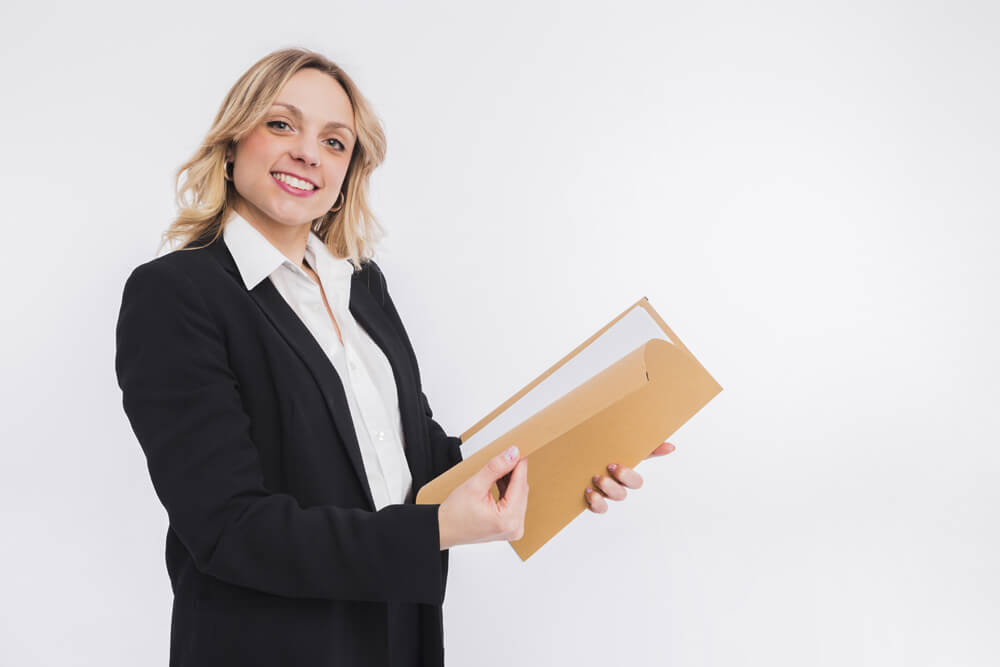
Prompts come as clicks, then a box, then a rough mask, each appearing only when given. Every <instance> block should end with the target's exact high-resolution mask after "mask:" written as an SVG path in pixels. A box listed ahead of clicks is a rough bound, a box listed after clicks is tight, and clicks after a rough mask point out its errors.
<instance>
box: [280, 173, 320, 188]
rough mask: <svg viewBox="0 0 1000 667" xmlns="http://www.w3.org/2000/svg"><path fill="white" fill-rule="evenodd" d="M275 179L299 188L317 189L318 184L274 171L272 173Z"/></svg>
mask: <svg viewBox="0 0 1000 667" xmlns="http://www.w3.org/2000/svg"><path fill="white" fill-rule="evenodd" d="M271 176H273V177H274V178H275V179H277V180H279V181H281V182H282V183H287V184H288V185H290V186H292V187H293V188H298V189H299V190H315V189H316V186H315V185H313V184H312V183H309V182H308V181H303V180H302V179H299V178H295V177H294V176H289V175H288V174H281V173H278V172H274V173H273V174H271Z"/></svg>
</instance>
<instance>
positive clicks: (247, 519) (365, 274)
mask: <svg viewBox="0 0 1000 667" xmlns="http://www.w3.org/2000/svg"><path fill="white" fill-rule="evenodd" d="M384 154H385V138H384V135H383V132H382V129H381V127H380V125H379V122H378V120H377V118H376V116H375V114H374V113H373V111H372V109H371V107H370V106H369V104H368V102H367V101H366V100H365V98H364V96H363V95H362V94H361V92H360V91H359V90H358V87H357V86H356V85H355V84H354V82H353V81H352V80H351V78H350V77H349V76H348V75H347V74H346V73H345V72H344V71H343V70H342V69H341V68H340V67H338V66H337V65H336V64H335V63H332V62H330V61H329V60H328V59H326V58H325V57H323V56H322V55H320V54H318V53H315V52H312V51H308V50H304V49H285V50H281V51H278V52H275V53H272V54H270V55H268V56H266V57H264V58H262V59H261V60H260V61H259V62H257V63H256V64H254V65H253V66H252V67H251V68H250V69H249V70H248V71H247V72H246V73H245V74H244V75H243V76H242V77H241V78H240V79H239V80H238V81H237V82H236V84H235V85H234V86H233V88H232V89H231V90H230V91H229V93H228V95H226V97H225V100H224V101H223V103H222V107H221V108H220V110H219V112H218V114H217V116H216V118H215V121H214V123H213V125H212V127H211V130H210V131H209V133H208V136H207V137H206V138H205V140H204V141H203V142H202V144H201V147H200V148H199V150H198V151H197V153H196V154H195V155H194V157H192V158H191V159H190V160H189V161H188V162H187V163H185V164H184V165H182V166H181V167H180V169H179V170H178V172H177V183H178V204H179V208H180V213H179V215H178V217H177V219H176V220H175V221H174V222H173V223H172V225H171V226H170V228H169V229H168V230H167V231H166V233H165V234H164V241H174V242H177V244H178V245H179V246H180V247H179V249H177V250H174V251H173V252H169V253H167V254H165V255H163V256H162V257H158V258H156V259H153V260H151V261H149V262H146V263H144V264H142V265H140V266H138V267H137V268H136V269H135V270H134V271H133V272H132V273H131V275H130V276H129V278H128V280H127V281H126V284H125V287H124V293H123V298H122V305H121V311H120V314H119V319H118V326H117V332H116V333H117V353H116V359H115V366H116V372H117V375H118V382H119V385H120V386H121V389H122V392H123V404H124V409H125V412H126V414H127V416H128V418H129V421H130V423H131V425H132V428H133V430H134V431H135V434H136V437H137V439H138V441H139V444H140V445H141V447H142V449H143V452H144V454H145V456H146V459H147V463H148V468H149V472H150V476H151V478H152V482H153V486H154V489H155V491H156V493H157V496H158V497H159V499H160V501H161V502H162V503H163V506H164V507H165V509H166V511H167V515H168V519H169V528H168V531H167V539H166V560H167V570H168V573H169V576H170V581H171V585H172V587H173V592H174V603H173V614H172V623H171V633H170V665H171V666H172V667H188V666H196V665H197V666H201V665H212V666H213V667H220V666H223V665H234V666H236V665H239V666H240V667H249V666H251V665H268V666H270V667H273V666H276V665H282V666H284V667H293V666H302V667H306V666H309V667H320V666H333V665H364V666H366V667H372V666H378V665H385V666H389V665H392V666H393V667H397V666H398V667H403V666H409V665H443V664H444V648H443V629H442V622H441V606H442V603H443V600H444V594H445V582H446V578H447V571H448V549H449V548H450V547H452V546H456V545H459V544H473V543H478V542H487V541H491V540H510V539H518V538H519V537H520V536H521V535H522V534H523V531H524V514H525V507H526V505H527V499H528V491H529V488H528V462H527V460H524V459H520V458H519V455H518V452H517V451H516V449H514V450H512V451H509V452H507V453H506V455H500V456H498V457H496V458H494V459H493V460H491V461H490V462H489V464H488V465H487V466H486V467H484V468H483V469H482V470H481V471H480V472H479V473H478V474H477V475H476V476H475V477H473V478H472V479H470V480H469V481H468V482H466V483H465V484H463V485H462V486H461V487H459V488H458V489H456V490H455V491H454V492H453V493H452V494H451V495H450V496H449V497H448V498H447V499H446V500H445V501H444V502H443V503H441V504H440V505H416V504H414V497H415V495H416V492H417V490H419V489H420V487H421V486H422V485H423V484H425V483H426V482H427V481H429V480H431V479H433V478H434V477H436V476H437V475H439V474H441V473H442V472H444V471H445V470H447V469H448V468H450V467H451V466H453V465H455V464H456V463H458V462H459V461H461V460H462V454H461V450H460V449H459V445H460V442H461V441H460V439H459V438H457V437H453V436H448V435H446V434H445V432H444V430H443V429H442V428H441V426H440V425H439V424H438V423H437V422H435V421H434V419H433V418H432V412H431V409H430V406H429V405H428V402H427V397H426V396H425V394H424V393H423V390H422V388H421V382H420V373H419V370H418V366H417V359H416V356H415V354H414V351H413V347H412V346H411V344H410V341H409V339H408V337H407V334H406V330H405V328H404V327H403V323H402V322H401V321H400V318H399V314H398V313H397V311H396V308H395V306H394V305H393V302H392V299H391V297H390V296H389V291H388V289H387V283H386V280H385V277H384V276H383V275H382V273H381V271H380V270H379V267H378V266H377V264H376V263H375V262H374V261H372V259H371V256H372V254H373V249H374V245H375V243H376V242H377V240H378V239H379V238H380V236H381V230H380V228H379V225H378V222H377V221H376V219H375V217H374V216H373V214H372V211H371V209H370V207H369V204H368V180H369V176H370V175H371V173H372V170H374V169H375V167H377V166H378V165H379V164H380V163H381V162H382V159H383V156H384ZM182 176H184V177H185V178H184V181H183V184H182V182H181V177H182ZM671 449H672V446H671V445H669V443H664V444H663V445H661V446H660V447H658V448H657V450H656V451H654V452H653V455H659V454H664V453H666V452H667V451H670V450H671ZM494 483H499V487H500V489H501V491H502V493H503V495H502V497H501V499H500V501H499V502H496V501H494V499H493V497H492V495H491V494H490V492H489V490H490V488H491V486H492V485H493V484H494ZM641 483H642V479H641V477H639V475H638V473H636V472H635V471H634V470H629V469H624V468H618V469H617V470H614V471H613V472H612V476H608V477H603V478H601V479H600V480H595V486H596V487H597V488H598V489H600V492H597V491H593V490H591V489H588V490H587V491H586V495H587V498H588V500H589V502H590V508H591V510H592V511H595V512H603V511H605V510H606V509H607V505H606V503H605V500H604V499H605V498H614V499H621V498H624V493H625V488H626V487H630V488H638V486H639V485H640V484H641Z"/></svg>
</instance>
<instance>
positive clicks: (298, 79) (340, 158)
mask: <svg viewBox="0 0 1000 667" xmlns="http://www.w3.org/2000/svg"><path fill="white" fill-rule="evenodd" d="M384 157H385V134H384V132H383V130H382V127H381V125H380V124H379V122H378V119H377V117H376V116H375V114H374V112H373V110H372V108H371V105H370V104H369V103H368V101H367V99H366V98H365V97H364V95H362V93H361V91H360V89H359V88H358V86H357V85H356V84H355V83H354V81H353V80H352V79H351V78H350V76H348V75H347V73H346V72H344V70H343V69H341V68H340V67H339V66H338V65H337V64H335V63H333V62H331V61H330V60H328V59H327V58H326V57H324V56H323V55H321V54H318V53H315V52H313V51H308V50H306V49H283V50H280V51H277V52H274V53H272V54H270V55H268V56H266V57H264V58H262V59H261V60H259V61H258V62H257V63H255V64H254V65H253V66H252V67H251V68H250V69H249V70H247V72H246V73H245V74H244V75H243V76H242V77H241V78H240V79H239V80H238V81H237V82H236V84H235V85H234V86H233V88H232V90H230V92H229V94H228V95H227V96H226V98H225V99H224V100H223V103H222V105H221V107H220V109H219V112H218V114H217V115H216V118H215V121H214V122H213V124H212V127H211V129H210V130H209V132H208V134H207V136H206V137H205V139H204V141H203V142H202V143H201V146H200V148H199V149H198V151H197V152H196V153H195V154H194V156H192V157H191V159H189V160H188V161H187V162H185V163H184V164H182V165H181V166H180V167H179V168H178V170H177V173H176V182H177V201H178V205H179V212H178V215H177V218H176V219H175V220H174V222H173V223H172V224H171V225H170V227H169V228H168V229H167V230H166V231H165V232H164V234H163V239H162V243H161V248H162V247H163V245H164V244H168V243H169V244H172V245H175V246H180V249H192V248H193V247H195V246H192V248H185V246H190V245H191V243H192V242H196V243H197V247H201V246H203V245H204V244H206V243H209V242H211V241H213V240H215V239H216V238H218V236H219V235H220V234H221V233H222V228H223V226H224V221H225V220H226V219H227V218H228V217H229V216H230V214H231V212H233V211H235V212H237V213H239V214H240V215H241V216H242V217H244V218H245V219H247V220H249V221H251V222H252V223H254V225H255V226H257V227H258V228H259V229H260V230H261V232H262V233H263V234H264V235H265V236H266V237H267V239H268V240H269V241H271V242H272V243H273V244H275V245H276V246H278V247H279V249H282V250H285V249H290V248H292V247H296V246H297V245H303V244H304V234H305V233H306V232H308V231H310V230H311V231H313V232H315V233H316V234H317V236H319V237H320V238H321V239H323V240H324V242H325V243H326V245H327V247H328V248H329V249H330V252H331V253H333V254H334V255H335V256H337V257H344V258H347V259H349V260H350V261H351V263H352V264H353V265H354V266H355V269H360V268H361V263H362V262H363V261H364V260H365V259H369V258H371V257H372V255H373V254H374V247H375V245H376V244H377V243H378V241H379V240H380V239H381V238H382V237H383V236H384V230H383V228H382V226H381V224H380V223H379V221H378V220H377V219H376V217H375V215H374V214H373V212H372V209H371V207H370V205H369V202H368V188H369V178H370V175H371V173H372V171H373V170H374V169H375V168H376V167H378V166H379V165H380V164H381V163H382V161H383V159H384ZM182 179H184V180H183V181H182ZM304 218H308V219H309V220H310V225H308V226H307V227H302V226H301V225H300V224H299V223H300V222H301V221H302V219H304Z"/></svg>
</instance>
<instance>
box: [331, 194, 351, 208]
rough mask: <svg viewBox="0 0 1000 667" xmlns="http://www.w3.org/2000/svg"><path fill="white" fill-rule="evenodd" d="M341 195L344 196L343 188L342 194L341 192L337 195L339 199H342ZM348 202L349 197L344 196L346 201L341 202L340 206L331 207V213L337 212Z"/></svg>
mask: <svg viewBox="0 0 1000 667" xmlns="http://www.w3.org/2000/svg"><path fill="white" fill-rule="evenodd" d="M341 197H344V191H343V190H341V191H340V194H339V195H337V199H338V200H339V199H340V198H341ZM346 203H347V197H344V201H342V202H341V203H340V207H339V208H331V209H330V213H336V212H337V211H339V210H340V209H342V208H344V204H346Z"/></svg>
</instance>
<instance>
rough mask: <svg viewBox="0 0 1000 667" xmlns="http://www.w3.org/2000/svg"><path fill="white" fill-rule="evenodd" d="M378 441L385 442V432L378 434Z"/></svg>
mask: <svg viewBox="0 0 1000 667" xmlns="http://www.w3.org/2000/svg"><path fill="white" fill-rule="evenodd" d="M378 439H379V440H385V431H379V432H378Z"/></svg>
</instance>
